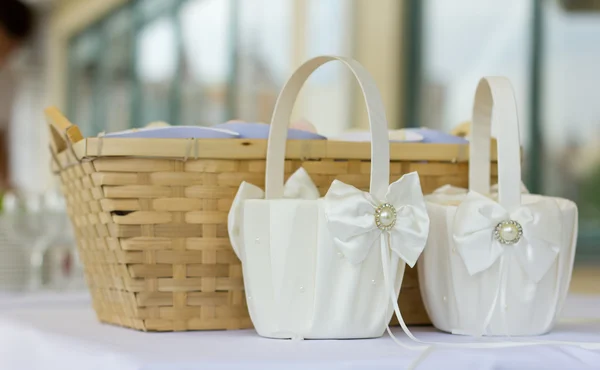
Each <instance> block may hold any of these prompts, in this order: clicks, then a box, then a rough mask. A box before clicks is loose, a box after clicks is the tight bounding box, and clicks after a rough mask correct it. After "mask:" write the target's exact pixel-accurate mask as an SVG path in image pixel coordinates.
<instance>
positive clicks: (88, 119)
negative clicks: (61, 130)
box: [69, 28, 100, 135]
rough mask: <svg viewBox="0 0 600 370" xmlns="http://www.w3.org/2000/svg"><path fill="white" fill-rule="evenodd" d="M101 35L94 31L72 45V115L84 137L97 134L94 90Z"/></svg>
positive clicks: (79, 38) (70, 100)
mask: <svg viewBox="0 0 600 370" xmlns="http://www.w3.org/2000/svg"><path fill="white" fill-rule="evenodd" d="M99 55H100V34H99V33H98V30H97V29H96V28H92V29H90V30H88V31H86V32H85V33H83V34H81V35H80V36H79V37H77V38H76V39H75V40H73V42H72V43H71V49H70V55H69V73H70V76H69V77H70V84H69V87H70V92H69V112H70V116H71V120H73V121H74V122H76V123H77V124H78V125H79V126H80V127H81V130H82V131H83V134H84V135H96V134H97V133H98V131H99V129H98V128H97V127H95V126H94V96H93V93H94V90H95V85H96V83H97V78H96V76H97V74H98V70H99V67H100V66H99V64H98V60H99V58H98V57H99Z"/></svg>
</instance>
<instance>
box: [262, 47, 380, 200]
mask: <svg viewBox="0 0 600 370" xmlns="http://www.w3.org/2000/svg"><path fill="white" fill-rule="evenodd" d="M336 60H337V61H340V62H342V63H343V64H344V65H345V66H346V67H348V68H349V69H350V71H352V73H353V74H354V77H356V80H358V83H359V85H360V88H361V90H362V93H363V96H364V98H365V102H366V105H367V115H368V118H369V126H370V128H371V137H372V141H371V186H370V192H371V194H372V195H374V196H375V197H376V198H378V199H383V198H384V197H385V194H386V191H387V187H388V185H389V181H390V145H389V137H388V125H387V120H386V117H385V109H384V106H383V101H382V99H381V95H380V94H379V90H378V89H377V86H376V84H375V81H374V80H373V78H372V77H371V75H370V74H369V72H368V71H367V70H366V69H365V68H364V67H363V66H362V65H360V63H358V62H357V61H355V60H353V59H350V58H344V57H337V56H319V57H316V58H313V59H310V60H308V61H307V62H305V63H304V64H303V65H301V66H300V67H299V68H298V69H297V70H296V71H295V72H294V74H292V76H291V77H290V79H289V80H288V81H287V82H286V84H285V86H284V87H283V90H282V91H281V93H280V94H279V97H278V98H277V103H276V104H275V110H274V111H273V117H272V119H271V127H270V130H269V142H268V145H267V165H266V175H265V199H277V198H282V197H283V178H284V162H285V146H286V138H287V127H288V125H289V121H290V115H291V112H292V109H293V107H294V103H295V101H296V98H297V96H298V93H299V92H300V89H301V88H302V86H303V85H304V83H305V82H306V80H307V79H308V77H309V76H310V75H311V74H312V73H313V72H314V71H315V70H316V69H317V68H319V67H320V66H322V65H323V64H325V63H328V62H331V61H336Z"/></svg>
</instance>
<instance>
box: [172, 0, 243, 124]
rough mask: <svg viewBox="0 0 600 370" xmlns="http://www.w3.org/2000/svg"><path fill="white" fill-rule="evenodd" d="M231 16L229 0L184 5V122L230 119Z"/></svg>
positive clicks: (181, 15)
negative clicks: (228, 92) (228, 117)
mask: <svg viewBox="0 0 600 370" xmlns="http://www.w3.org/2000/svg"><path fill="white" fill-rule="evenodd" d="M231 16H232V9H231V1H229V0H191V1H188V2H186V3H185V4H184V5H183V6H182V7H181V10H180V12H179V19H180V21H181V30H182V36H183V37H182V39H183V49H184V51H183V53H184V62H183V65H184V68H183V79H182V81H181V82H182V85H181V89H182V91H181V99H182V123H183V124H186V125H213V124H216V123H220V122H223V121H225V120H226V119H227V116H228V112H227V96H228V95H227V89H228V82H229V78H230V76H231V74H232V69H233V52H232V49H233V45H232V36H231V33H232V27H233V22H234V20H233V19H232V17H231Z"/></svg>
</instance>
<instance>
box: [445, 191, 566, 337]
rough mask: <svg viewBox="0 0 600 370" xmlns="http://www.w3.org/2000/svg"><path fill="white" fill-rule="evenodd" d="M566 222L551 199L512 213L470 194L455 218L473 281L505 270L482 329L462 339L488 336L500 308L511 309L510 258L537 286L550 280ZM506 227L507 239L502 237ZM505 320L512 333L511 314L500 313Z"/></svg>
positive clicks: (458, 243) (458, 240) (455, 234)
mask: <svg viewBox="0 0 600 370" xmlns="http://www.w3.org/2000/svg"><path fill="white" fill-rule="evenodd" d="M561 221H562V220H561V213H560V208H559V207H558V204H557V203H556V202H555V201H554V200H552V199H551V198H546V197H539V199H537V201H536V202H534V203H530V204H526V205H522V206H520V207H518V208H516V209H514V210H511V211H509V210H506V209H505V208H504V207H502V206H501V205H500V204H498V203H497V202H495V201H493V200H492V199H490V198H487V197H485V196H483V195H481V194H479V193H476V192H469V194H467V197H466V199H465V201H464V202H462V203H461V204H460V206H459V207H458V209H457V211H456V215H455V218H454V225H453V239H454V244H455V247H456V249H457V251H458V253H459V255H460V257H461V259H462V260H463V262H464V264H465V267H466V269H467V271H468V273H469V274H470V275H475V274H477V273H480V272H482V271H485V270H487V269H489V268H490V267H491V266H492V265H494V264H495V263H496V261H498V260H500V262H499V263H500V266H499V279H498V286H497V287H496V289H495V294H494V298H493V300H492V303H491V305H490V309H489V310H488V312H487V314H486V316H485V319H484V321H483V323H481V324H480V325H478V328H474V329H469V330H467V332H457V333H462V334H470V335H473V336H481V335H483V334H484V333H485V331H486V330H487V327H488V326H489V324H490V322H491V320H492V317H493V314H494V311H495V310H496V307H497V305H498V302H500V303H501V305H502V306H503V307H504V306H505V305H506V292H507V285H508V267H509V261H511V260H512V259H510V258H508V257H509V256H510V255H513V256H515V257H516V259H517V261H518V264H519V265H520V266H521V268H522V270H523V271H524V273H525V275H526V276H528V277H529V279H530V280H531V281H533V282H534V283H538V282H539V281H540V280H541V279H542V278H543V277H544V275H546V273H547V272H548V270H549V269H550V267H551V266H552V265H553V264H554V262H555V261H556V258H557V256H558V253H559V251H560V243H561V236H562V230H561V225H562V222H561ZM507 223H508V224H507ZM506 225H508V229H509V230H508V231H507V232H508V234H504V232H505V231H503V230H505V229H503V227H505V226H506ZM503 235H504V236H503ZM506 235H508V239H507V236H506ZM501 315H502V316H501V317H502V322H503V325H504V327H505V332H507V333H508V330H507V329H506V325H507V323H506V312H505V311H504V310H501Z"/></svg>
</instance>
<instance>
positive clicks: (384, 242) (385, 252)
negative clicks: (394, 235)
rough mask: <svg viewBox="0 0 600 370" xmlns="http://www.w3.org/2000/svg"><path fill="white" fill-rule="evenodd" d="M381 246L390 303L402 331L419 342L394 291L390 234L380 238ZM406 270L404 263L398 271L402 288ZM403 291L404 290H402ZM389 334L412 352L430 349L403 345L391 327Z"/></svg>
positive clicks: (397, 259) (384, 276)
mask: <svg viewBox="0 0 600 370" xmlns="http://www.w3.org/2000/svg"><path fill="white" fill-rule="evenodd" d="M380 240H381V241H380V246H381V263H382V267H383V280H384V282H385V290H386V292H388V294H389V297H390V302H391V303H392V307H393V309H394V312H395V314H396V317H397V318H398V322H399V323H400V326H401V327H402V330H403V331H404V333H406V335H407V336H408V337H409V338H410V339H412V340H413V341H415V342H419V340H418V339H417V338H415V336H414V335H413V334H412V333H411V332H410V330H409V329H408V327H407V326H406V323H405V322H404V319H403V318H402V313H400V307H399V306H398V296H397V295H396V292H395V289H394V277H393V276H391V273H390V267H391V263H392V262H391V261H390V254H389V253H390V252H389V251H390V249H389V238H388V234H386V233H384V234H383V235H382V236H381V238H380ZM392 260H395V263H398V262H399V258H398V257H397V256H393V257H392ZM405 269H406V264H405V263H404V262H402V264H401V266H400V268H399V269H398V271H399V273H400V275H401V276H402V278H401V279H400V287H402V281H403V280H404V271H405ZM400 289H402V288H400ZM387 332H388V334H389V335H390V337H391V338H392V340H393V341H394V342H395V343H396V344H398V345H399V346H401V347H403V348H407V349H410V350H426V349H427V348H428V346H422V345H419V346H414V345H408V344H405V343H402V342H401V341H399V340H398V338H396V336H394V334H393V333H392V331H391V330H390V327H389V326H388V327H387Z"/></svg>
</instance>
